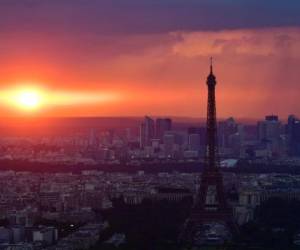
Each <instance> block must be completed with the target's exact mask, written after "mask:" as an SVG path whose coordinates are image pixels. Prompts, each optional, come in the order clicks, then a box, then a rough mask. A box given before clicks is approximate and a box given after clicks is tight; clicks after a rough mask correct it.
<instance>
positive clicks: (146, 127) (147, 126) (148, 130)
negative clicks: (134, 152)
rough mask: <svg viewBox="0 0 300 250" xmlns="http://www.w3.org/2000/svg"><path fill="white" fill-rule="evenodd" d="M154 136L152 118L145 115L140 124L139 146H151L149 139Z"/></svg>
mask: <svg viewBox="0 0 300 250" xmlns="http://www.w3.org/2000/svg"><path fill="white" fill-rule="evenodd" d="M153 138H154V120H153V119H152V118H150V117H149V116H145V118H144V122H143V123H142V124H141V126H140V147H141V148H143V147H145V146H151V140H152V139H153Z"/></svg>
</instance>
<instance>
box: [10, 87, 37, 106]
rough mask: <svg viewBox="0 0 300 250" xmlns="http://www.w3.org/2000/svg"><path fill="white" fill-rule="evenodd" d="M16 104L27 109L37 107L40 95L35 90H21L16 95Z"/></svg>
mask: <svg viewBox="0 0 300 250" xmlns="http://www.w3.org/2000/svg"><path fill="white" fill-rule="evenodd" d="M15 101H16V105H17V106H19V107H21V108H23V109H28V110H33V109H37V108H38V107H39V106H40V104H41V95H40V93H39V92H38V91H37V90H22V91H20V92H18V94H17V95H16V99H15Z"/></svg>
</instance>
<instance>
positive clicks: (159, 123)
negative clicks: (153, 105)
mask: <svg viewBox="0 0 300 250" xmlns="http://www.w3.org/2000/svg"><path fill="white" fill-rule="evenodd" d="M170 130H172V120H171V119H170V118H157V119H156V128H155V137H156V138H157V139H160V141H161V142H163V138H164V134H165V133H166V132H167V131H170Z"/></svg>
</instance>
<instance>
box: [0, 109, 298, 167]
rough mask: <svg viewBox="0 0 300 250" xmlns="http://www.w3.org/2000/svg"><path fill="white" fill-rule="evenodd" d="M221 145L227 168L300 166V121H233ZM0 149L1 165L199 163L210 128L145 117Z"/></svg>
mask: <svg viewBox="0 0 300 250" xmlns="http://www.w3.org/2000/svg"><path fill="white" fill-rule="evenodd" d="M138 126H139V128H138ZM218 145H219V155H220V158H221V160H225V161H224V162H222V165H224V166H231V165H235V164H234V163H235V162H236V160H238V159H249V160H252V161H256V162H264V161H268V160H270V159H273V160H276V161H278V162H281V163H288V164H290V165H299V164H300V161H299V157H300V120H299V119H297V118H296V117H295V116H292V115H291V116H289V118H288V121H287V122H286V123H284V122H282V121H281V120H279V118H278V116H275V115H270V116H266V117H265V119H264V120H261V121H258V122H257V124H242V123H238V122H236V121H235V120H234V119H233V118H228V119H226V120H222V121H220V122H219V123H218ZM0 148H1V151H0V152H1V153H0V160H13V161H15V160H19V161H24V160H26V161H29V162H37V163H46V164H51V163H53V164H65V165H76V164H81V165H97V164H128V165H141V164H143V163H144V162H145V161H146V162H150V163H151V162H153V163H162V162H194V161H201V160H202V159H203V156H204V155H205V148H206V127H205V125H203V126H197V127H196V126H191V125H189V124H188V123H185V124H184V125H182V124H179V125H178V123H176V122H174V121H172V119H170V118H157V119H156V120H155V119H152V118H151V117H148V116H146V117H145V118H144V119H143V121H142V122H141V124H140V125H138V124H137V125H136V127H128V128H125V129H124V128H120V129H108V130H103V129H101V130H100V129H97V128H96V127H95V128H90V129H86V130H78V131H74V132H73V133H66V134H57V135H55V134H54V135H45V136H42V137H35V136H34V135H32V136H8V135H7V136H2V137H1V139H0Z"/></svg>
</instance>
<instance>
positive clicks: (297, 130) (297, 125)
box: [287, 115, 300, 157]
mask: <svg viewBox="0 0 300 250" xmlns="http://www.w3.org/2000/svg"><path fill="white" fill-rule="evenodd" d="M287 137H288V153H289V155H290V156H297V157H299V156H300V120H299V119H297V118H296V117H295V116H293V115H290V116H289V118H288V124H287Z"/></svg>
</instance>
